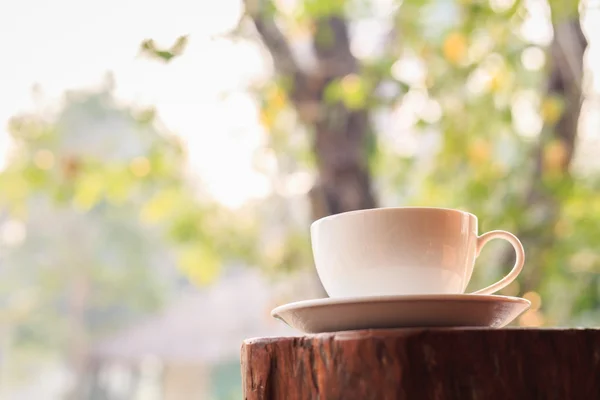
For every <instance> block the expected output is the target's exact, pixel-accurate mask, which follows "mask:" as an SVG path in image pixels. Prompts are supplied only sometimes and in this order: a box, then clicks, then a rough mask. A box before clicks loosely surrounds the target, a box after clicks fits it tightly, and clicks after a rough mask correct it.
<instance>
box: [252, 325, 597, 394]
mask: <svg viewBox="0 0 600 400" xmlns="http://www.w3.org/2000/svg"><path fill="white" fill-rule="evenodd" d="M241 362H242V379H243V387H244V398H245V399H246V400H299V399H319V400H330V399H331V400H334V399H344V400H352V399H360V400H369V399H378V400H379V399H411V400H414V399H416V400H421V399H457V400H468V399H481V400H492V399H503V400H508V399H517V400H530V399H532V400H533V399H557V400H558V399H560V400H563V399H564V400H577V399H582V400H592V399H600V330H598V329H568V330H563V329H502V330H491V329H427V330H424V329H409V330H406V329H404V330H368V331H356V332H339V333H328V334H318V335H309V336H304V337H286V338H259V339H249V340H246V341H245V342H244V344H243V345H242V354H241Z"/></svg>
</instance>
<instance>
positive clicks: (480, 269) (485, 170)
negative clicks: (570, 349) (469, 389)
mask: <svg viewBox="0 0 600 400" xmlns="http://www.w3.org/2000/svg"><path fill="white" fill-rule="evenodd" d="M0 33H1V35H0V49H1V50H2V53H1V54H2V56H1V62H0V165H1V171H0V247H1V248H0V258H1V260H0V399H3V400H4V399H10V400H13V399H15V400H21V399H27V400H29V399H36V400H37V399H77V400H79V399H111V400H112V399H115V400H117V399H144V400H151V399H156V400H158V399H164V400H176V399H202V400H205V399H208V400H211V399H239V398H241V397H242V394H241V389H240V387H241V378H240V372H239V371H240V370H239V348H240V344H241V341H242V340H243V339H244V338H249V337H255V336H265V335H293V334H296V332H294V331H291V330H290V329H288V328H287V327H286V326H284V325H283V324H282V323H280V322H277V321H274V320H272V318H271V317H270V316H269V311H270V309H271V308H273V307H274V306H276V305H279V304H282V303H284V302H287V301H291V300H300V299H306V298H313V297H319V296H324V292H323V290H322V288H321V287H320V285H319V283H318V280H317V279H316V276H315V273H314V272H313V264H312V256H311V253H310V242H309V236H308V234H309V230H308V227H309V224H310V222H311V221H312V220H314V219H316V218H319V217H322V216H325V215H329V214H333V213H339V212H344V211H350V210H355V209H361V208H370V207H375V206H404V205H423V206H440V207H452V208H461V209H464V210H467V211H470V212H473V213H475V214H477V215H478V216H479V220H480V231H481V232H484V231H487V230H492V229H505V230H509V231H512V232H514V233H515V234H517V236H519V237H520V238H521V239H522V241H523V243H524V245H525V247H526V252H527V263H526V266H525V269H524V272H523V273H522V274H521V276H520V278H519V280H518V282H515V283H513V284H511V285H510V286H509V287H507V288H506V289H504V290H503V291H502V293H503V294H506V295H513V296H524V297H526V298H528V299H529V300H531V302H532V304H533V306H532V308H531V310H530V311H528V312H527V313H526V314H524V315H523V316H521V317H520V319H519V320H518V321H516V323H515V324H516V325H520V326H525V327H538V326H598V324H600V307H599V305H600V275H599V274H598V273H599V272H600V251H598V243H599V242H598V240H599V239H598V238H600V192H599V189H600V157H599V155H600V109H599V105H600V97H599V95H600V80H599V79H598V73H600V47H599V46H600V2H598V1H592V0H589V1H586V2H582V3H580V4H578V2H577V1H571V0H550V1H546V0H523V1H521V0H435V1H434V0H404V1H393V0H273V1H269V0H246V1H242V0H222V1H218V2H215V1H208V0H200V1H192V0H171V1H169V2H166V1H158V0H144V1H142V0H105V1H102V2H97V1H94V2H92V1H76V0H55V1H51V2H49V1H43V0H21V1H18V2H17V1H4V2H0ZM488 247H489V248H488ZM488 247H486V250H485V251H484V252H483V253H482V256H481V257H480V259H479V260H478V263H477V267H476V269H475V274H474V279H473V282H472V285H471V287H470V289H473V288H479V287H482V286H484V285H486V284H489V283H491V282H492V281H494V280H496V279H498V278H499V277H500V276H502V275H503V274H505V273H506V271H507V270H508V269H509V268H510V266H512V263H513V259H512V258H513V257H514V256H513V251H512V249H511V248H510V247H509V246H505V245H504V244H503V243H495V242H494V243H493V244H490V245H489V246H488Z"/></svg>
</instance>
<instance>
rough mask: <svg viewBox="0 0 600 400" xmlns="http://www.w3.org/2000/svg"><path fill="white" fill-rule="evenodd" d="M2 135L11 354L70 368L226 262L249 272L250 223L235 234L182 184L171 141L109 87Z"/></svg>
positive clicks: (180, 161) (214, 208)
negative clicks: (6, 140) (66, 360)
mask: <svg viewBox="0 0 600 400" xmlns="http://www.w3.org/2000/svg"><path fill="white" fill-rule="evenodd" d="M10 133H11V135H12V139H13V144H14V148H13V149H12V152H11V156H10V160H9V162H8V163H7V167H6V168H5V169H4V170H3V171H2V172H1V173H0V186H1V187H2V188H3V189H2V191H1V193H0V207H1V209H2V210H3V211H4V213H3V214H2V216H1V218H2V219H3V223H2V231H1V234H0V236H1V237H2V255H3V260H2V263H3V268H2V279H1V280H0V305H1V307H0V325H1V326H2V327H3V328H4V329H3V331H2V332H0V334H1V333H4V334H5V335H6V334H8V335H9V338H10V341H11V343H12V347H13V349H14V350H15V354H20V355H22V356H26V354H27V352H28V350H27V349H31V350H33V349H37V350H36V351H38V353H37V354H40V353H39V351H40V350H47V351H49V352H50V353H51V354H56V352H58V353H59V354H60V353H62V354H66V355H67V356H69V357H70V356H71V355H73V356H74V357H75V356H76V353H77V352H78V351H84V352H86V351H88V350H89V348H88V347H87V346H88V345H90V344H91V343H93V341H94V340H95V339H97V338H99V337H101V336H103V335H106V334H107V333H109V332H112V331H114V330H115V329H116V328H118V327H122V326H124V325H125V324H130V323H131V322H132V321H134V320H135V319H136V318H139V317H140V316H142V315H144V314H147V313H148V312H149V311H152V310H155V309H156V308H157V307H158V306H159V305H160V304H162V302H163V300H164V299H165V297H168V296H169V295H170V294H171V293H173V291H175V290H177V289H180V288H181V287H182V286H186V285H187V283H186V279H187V281H188V282H191V283H192V284H195V285H198V286H201V285H206V284H209V283H211V282H213V280H214V279H215V278H216V276H217V275H218V273H219V271H220V269H221V267H222V266H223V265H224V264H227V263H228V262H229V261H232V262H233V261H236V260H239V259H244V260H247V261H250V262H252V260H253V258H254V256H253V254H254V253H255V249H254V246H253V240H252V238H254V237H255V236H256V233H255V230H256V227H255V226H254V224H253V222H252V221H249V220H248V218H246V217H243V216H241V217H239V218H237V220H238V222H239V223H237V224H232V223H231V221H232V220H235V219H236V215H235V212H234V211H229V210H225V209H224V208H222V207H221V206H219V205H218V204H216V203H215V202H213V201H211V200H210V198H209V197H208V196H207V195H206V194H205V193H203V192H202V191H201V190H200V189H197V188H195V187H194V186H193V185H192V184H191V182H190V181H189V179H188V177H187V176H186V170H185V161H186V160H185V152H184V148H183V146H182V145H181V143H179V140H178V139H177V138H176V137H175V136H174V135H171V134H170V133H169V132H165V130H164V129H163V128H160V124H159V123H158V121H156V120H155V117H154V113H153V111H152V110H135V109H131V108H128V107H124V106H122V105H120V104H118V103H117V102H116V101H115V100H114V98H113V95H112V92H111V88H110V87H106V88H103V89H102V90H99V91H84V92H73V93H69V94H67V95H66V96H65V99H64V104H63V106H62V107H61V109H60V110H58V111H57V112H56V113H52V114H50V115H45V114H44V113H41V112H40V113H35V114H25V115H21V116H18V117H15V118H14V119H13V120H12V121H11V126H10ZM182 277H185V278H184V279H182ZM86 349H87V350H86ZM19 357H20V356H19ZM19 357H17V356H16V355H14V354H13V356H12V357H11V365H12V366H13V369H15V368H18V362H17V360H18V359H19ZM13 372H14V371H13ZM11 373H12V372H11Z"/></svg>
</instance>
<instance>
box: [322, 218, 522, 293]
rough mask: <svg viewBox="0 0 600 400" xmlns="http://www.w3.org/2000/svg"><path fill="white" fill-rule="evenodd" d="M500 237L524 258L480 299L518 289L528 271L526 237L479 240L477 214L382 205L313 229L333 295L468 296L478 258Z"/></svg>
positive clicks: (500, 234) (324, 281)
mask: <svg viewBox="0 0 600 400" xmlns="http://www.w3.org/2000/svg"><path fill="white" fill-rule="evenodd" d="M492 239H504V240H507V241H508V242H509V243H510V244H512V246H513V247H514V248H515V252H516V254H517V257H516V262H515V265H514V267H513V269H512V270H511V271H510V272H509V273H508V275H506V276H505V277H504V278H502V279H501V280H499V281H498V282H496V283H494V284H493V285H490V286H488V287H486V288H484V289H481V290H478V291H476V292H474V294H490V293H493V292H496V291H498V290H500V289H502V288H503V287H505V286H507V285H508V284H510V283H511V282H512V281H513V280H514V279H515V278H516V277H517V276H518V275H519V273H520V272H521V270H522V269H523V263H524V261H525V252H524V250H523V246H522V245H521V242H520V241H519V239H517V237H516V236H514V235H513V234H512V233H509V232H505V231H491V232H487V233H484V234H483V235H481V236H478V235H477V217H476V216H475V215H473V214H470V213H467V212H464V211H459V210H451V209H444V208H426V207H398V208H376V209H370V210H360V211H352V212H347V213H343V214H336V215H331V216H329V217H325V218H322V219H320V220H318V221H315V222H314V223H313V224H312V225H311V241H312V247H313V255H314V259H315V264H316V267H317V272H318V274H319V278H320V279H321V282H322V284H323V287H324V288H325V290H326V291H327V293H328V294H329V296H330V297H354V296H381V295H411V294H458V293H464V292H465V289H466V287H467V284H468V283H469V280H470V279H471V275H472V273H473V266H474V264H475V258H476V257H477V256H478V255H479V253H480V251H481V249H482V247H483V246H484V245H485V244H486V243H487V242H488V241H490V240H492Z"/></svg>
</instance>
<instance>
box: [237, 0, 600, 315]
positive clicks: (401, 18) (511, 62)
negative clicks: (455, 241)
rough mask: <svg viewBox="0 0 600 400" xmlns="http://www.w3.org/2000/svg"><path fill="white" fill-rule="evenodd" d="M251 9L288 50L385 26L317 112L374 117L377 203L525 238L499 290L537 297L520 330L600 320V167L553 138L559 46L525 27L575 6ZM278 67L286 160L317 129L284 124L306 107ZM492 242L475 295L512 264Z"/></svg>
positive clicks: (470, 1) (270, 103)
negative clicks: (342, 25) (336, 24)
mask: <svg viewBox="0 0 600 400" xmlns="http://www.w3.org/2000/svg"><path fill="white" fill-rule="evenodd" d="M246 4H247V8H248V10H249V11H250V15H251V17H252V18H254V19H255V20H256V21H257V22H256V24H257V26H259V27H261V28H262V31H261V32H260V34H261V35H262V39H263V41H265V35H271V36H272V39H278V38H277V34H276V33H275V34H274V33H273V32H269V31H268V30H267V29H266V28H264V26H265V25H266V24H267V22H265V21H269V20H273V21H276V26H277V27H278V28H279V33H280V34H281V35H282V37H283V39H285V40H286V41H287V42H288V44H289V45H290V47H291V48H294V45H295V43H300V42H302V43H306V42H307V41H309V42H310V41H312V43H313V44H314V43H318V42H319V41H327V40H330V39H331V40H332V38H333V36H331V35H330V37H329V36H328V35H327V32H325V33H323V32H322V29H320V28H319V29H318V28H317V27H322V25H323V21H327V20H331V19H332V18H343V20H344V21H345V22H346V24H347V26H348V27H349V32H350V37H351V42H352V40H356V42H358V43H359V42H360V40H359V39H360V37H358V35H360V33H357V32H361V31H360V30H358V31H355V30H354V29H355V28H356V27H358V26H360V24H361V23H369V22H370V23H373V21H375V23H374V25H371V26H375V25H377V27H378V28H381V27H383V28H385V29H384V30H387V31H386V32H384V35H382V37H381V38H380V39H381V40H380V41H379V42H370V43H369V44H366V45H363V48H362V50H361V49H359V51H358V52H357V51H355V50H356V49H357V48H358V47H353V46H352V44H351V46H350V47H351V49H352V50H353V52H354V56H355V57H356V58H357V60H358V62H359V72H358V73H352V74H348V75H346V76H344V77H343V78H341V79H334V80H332V81H330V82H329V83H328V85H327V86H326V88H325V90H324V92H323V96H322V103H321V104H313V105H312V106H311V107H312V108H311V109H310V110H309V111H310V112H312V113H313V114H315V115H318V114H319V113H320V112H324V110H327V107H326V106H327V104H340V103H341V104H343V105H344V106H345V107H346V108H347V109H349V110H357V109H358V110H360V109H365V110H368V112H369V114H370V116H371V120H372V124H371V129H373V131H374V132H375V136H376V138H377V143H376V144H375V147H374V151H371V152H370V153H369V154H370V164H371V172H372V174H373V176H374V178H375V186H376V191H377V194H378V197H379V203H380V205H382V206H399V205H421V206H442V207H453V208H460V209H464V210H468V211H470V212H472V213H474V214H476V215H478V216H479V220H480V231H481V232H484V231H487V230H492V229H505V230H509V231H512V232H515V233H516V234H518V235H519V236H521V238H522V239H523V242H524V244H525V246H526V253H527V261H526V266H525V270H524V272H523V274H522V275H521V277H520V279H519V282H517V283H515V284H513V285H511V286H509V287H508V288H506V289H505V290H504V291H503V293H505V294H511V295H525V296H526V297H527V298H530V299H532V300H533V301H534V307H533V310H532V311H531V312H529V313H528V314H527V315H526V316H524V317H523V318H521V320H520V323H521V324H523V325H527V326H538V325H563V324H584V325H593V324H597V323H599V322H600V309H599V308H598V305H599V302H598V299H599V296H600V278H599V276H600V275H598V272H600V253H599V252H598V250H597V248H596V247H597V244H596V243H595V242H596V238H598V237H599V235H600V224H599V223H598V221H600V195H599V194H598V193H599V189H600V173H599V172H598V171H596V172H592V173H589V172H586V173H582V172H580V171H577V170H575V168H574V167H573V166H572V163H571V165H569V166H568V168H567V169H565V168H564V167H563V164H564V162H565V160H566V157H567V156H566V151H567V150H566V149H565V145H564V143H563V142H561V141H558V140H555V139H553V138H554V137H555V136H556V135H555V134H554V133H553V132H554V130H555V129H558V128H557V124H558V123H559V121H560V120H561V118H562V116H563V113H564V112H566V111H565V106H564V104H565V102H564V99H563V98H562V97H561V96H557V95H556V94H553V93H549V92H548V91H547V88H548V80H549V74H550V67H551V64H552V61H553V60H552V56H553V55H552V54H551V52H550V44H551V43H550V41H551V39H552V38H551V37H549V38H548V40H547V41H545V42H544V41H539V40H538V41H534V40H532V39H529V37H528V36H527V35H525V34H524V33H523V32H524V31H523V26H524V24H525V23H526V22H527V21H528V20H530V19H531V18H532V17H534V16H536V17H540V15H534V14H535V13H538V12H542V13H546V14H544V16H542V18H541V20H542V23H543V22H544V20H545V21H547V23H554V24H555V26H556V24H560V23H563V22H564V21H568V20H570V19H571V20H573V19H575V20H577V18H578V15H577V10H578V7H577V2H565V1H552V2H550V7H549V8H546V5H545V4H541V8H532V7H531V4H529V3H528V2H523V1H518V0H513V1H511V0H507V1H487V0H485V1H484V0H462V1H423V0H404V1H403V2H380V1H366V0H347V1H334V0H322V1H318V2H315V1H308V0H306V1H296V2H278V1H274V2H271V1H258V0H257V1H250V0H248V1H246ZM540 29H543V26H538V30H540ZM259 31H260V29H259ZM319 34H320V35H322V36H321V37H317V36H318V35H319ZM267 39H268V38H267ZM267 42H268V40H267ZM278 42H281V39H280V38H279V39H278V40H273V43H275V44H277V43H278ZM329 45H330V47H335V46H338V45H340V44H339V43H333V42H332V43H330V44H329ZM570 45H573V43H571V44H566V46H567V47H568V46H570ZM369 46H370V47H369ZM266 47H267V48H268V50H269V51H270V52H271V54H272V55H273V58H274V59H275V60H277V56H278V55H281V54H285V53H284V52H282V51H281V48H282V47H283V46H282V45H281V44H280V43H279V44H278V46H276V45H274V44H273V45H269V43H267V46H266ZM365 47H369V48H365ZM275 53H277V54H275ZM296 55H297V56H298V59H301V58H303V57H305V56H303V55H298V54H296ZM571 61H575V65H577V64H578V63H581V60H571ZM275 64H276V67H277V62H276V63H275ZM276 73H277V74H276V75H277V79H275V80H272V81H269V82H267V83H265V84H264V85H263V86H262V91H261V92H260V93H259V94H258V97H259V98H260V99H261V102H262V119H261V120H262V123H263V125H264V126H265V128H266V130H267V131H268V132H270V134H271V137H272V143H273V146H274V149H275V152H276V153H278V154H280V153H282V152H283V153H285V152H289V151H290V150H289V148H292V149H294V145H293V144H290V143H289V142H288V147H287V148H286V147H285V146H282V145H281V143H282V139H281V138H282V137H286V135H288V137H293V135H296V132H298V131H300V132H303V133H304V134H306V135H307V136H308V138H309V140H311V139H312V137H313V136H311V135H315V134H316V132H313V127H312V126H310V124H308V125H307V124H305V123H302V122H301V121H300V120H298V119H294V118H289V116H288V115H289V113H290V112H297V113H307V112H309V111H307V108H308V106H307V105H305V104H303V103H302V102H301V101H300V100H298V99H297V98H295V97H294V96H295V91H294V87H293V85H291V84H290V78H293V76H290V75H289V74H287V75H286V71H283V70H276ZM524 107H525V108H527V107H528V110H531V113H530V114H533V115H534V117H533V118H534V121H533V124H529V125H528V126H525V127H523V124H522V120H523V118H524V116H523V112H524V111H527V110H523V108H524ZM532 125H533V126H532ZM573 134H574V133H573ZM283 141H284V142H285V140H283ZM292 151H293V150H292ZM304 151H305V152H307V153H305V155H299V156H298V160H304V161H305V164H304V165H314V160H313V157H312V155H311V154H310V153H311V150H310V148H309V147H308V148H307V147H305V148H304ZM582 163H584V164H585V160H582ZM538 168H541V172H536V169H538ZM489 247H490V249H486V250H485V251H484V252H483V254H482V257H481V258H480V260H479V261H478V263H477V267H476V271H475V274H474V279H473V282H472V284H471V285H470V289H472V290H474V289H476V288H479V287H482V286H485V285H486V284H489V283H490V282H492V281H493V280H495V279H499V278H500V277H501V276H502V275H503V274H504V273H506V271H507V268H508V267H509V265H508V264H510V262H511V261H510V257H506V254H507V248H506V247H497V246H495V245H490V246H489ZM505 264H506V265H505Z"/></svg>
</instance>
